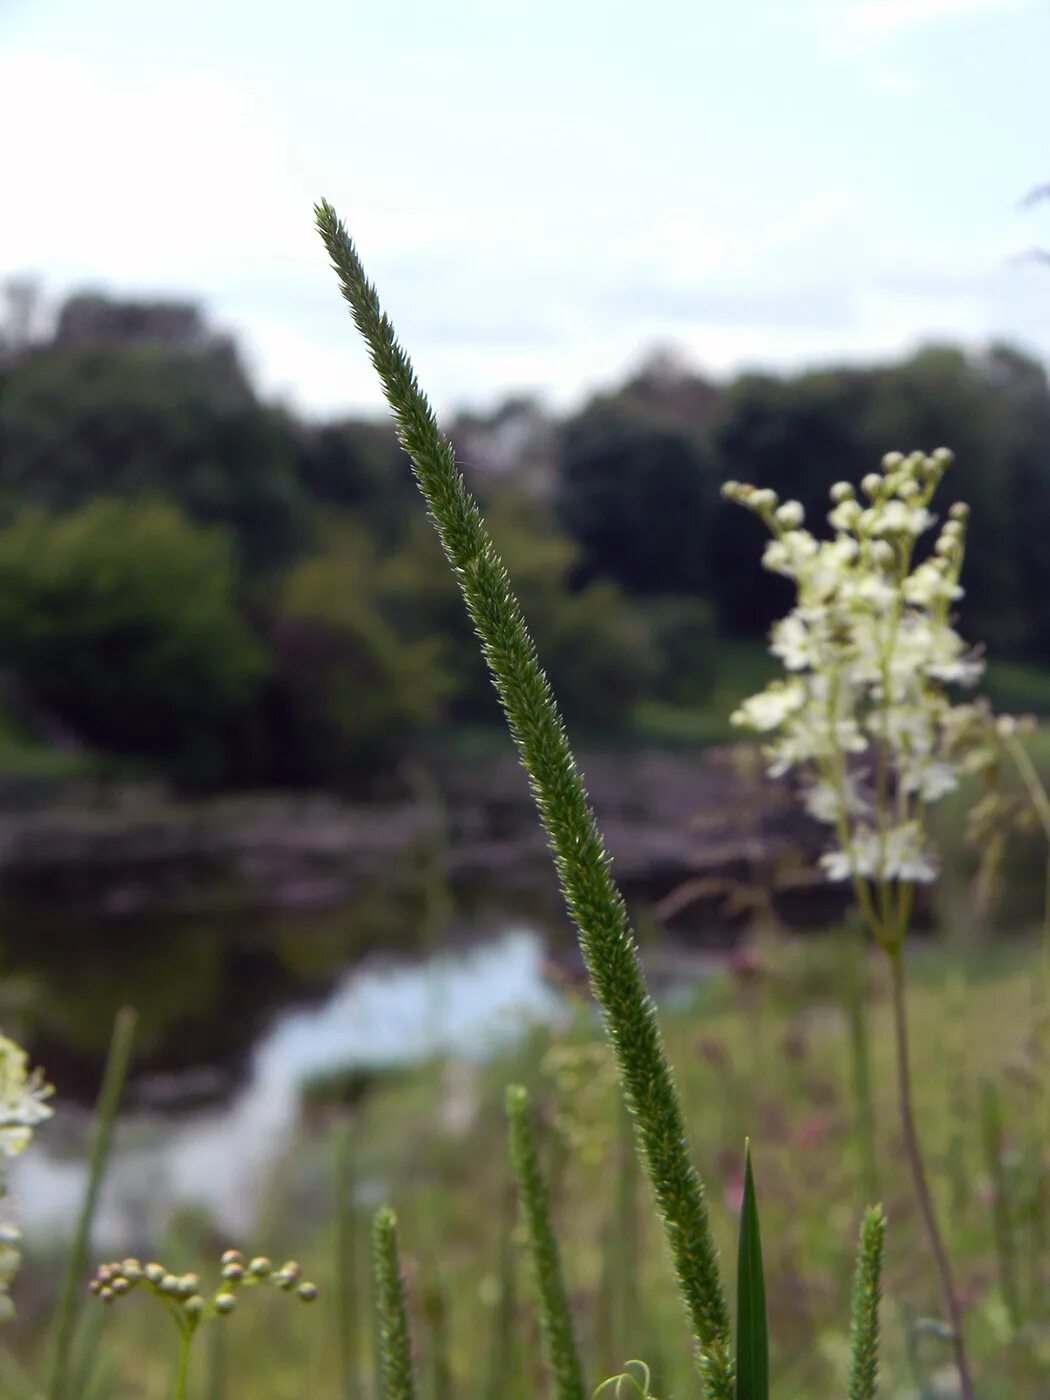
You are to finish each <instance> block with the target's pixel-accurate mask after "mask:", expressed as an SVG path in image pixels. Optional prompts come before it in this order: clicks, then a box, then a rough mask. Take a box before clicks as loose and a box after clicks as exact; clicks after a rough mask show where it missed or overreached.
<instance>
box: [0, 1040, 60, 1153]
mask: <svg viewBox="0 0 1050 1400" xmlns="http://www.w3.org/2000/svg"><path fill="white" fill-rule="evenodd" d="M53 1092H54V1090H53V1089H52V1087H51V1085H50V1084H47V1083H45V1081H44V1076H43V1072H42V1071H41V1070H39V1069H35V1070H33V1071H32V1072H30V1071H29V1059H28V1056H27V1055H26V1052H25V1051H24V1050H23V1049H22V1047H21V1046H20V1045H16V1044H15V1042H14V1041H13V1040H9V1039H8V1038H7V1036H5V1035H0V1154H2V1155H3V1156H5V1157H15V1156H17V1155H18V1153H19V1152H21V1151H22V1150H23V1148H25V1147H26V1146H27V1145H28V1143H29V1141H30V1139H31V1138H32V1136H33V1129H34V1128H35V1127H37V1125H38V1124H40V1123H43V1122H44V1121H45V1119H47V1118H50V1117H51V1115H52V1113H53V1112H54V1109H52V1107H51V1105H50V1104H49V1103H47V1100H48V1099H49V1098H50V1097H51V1095H52V1094H53Z"/></svg>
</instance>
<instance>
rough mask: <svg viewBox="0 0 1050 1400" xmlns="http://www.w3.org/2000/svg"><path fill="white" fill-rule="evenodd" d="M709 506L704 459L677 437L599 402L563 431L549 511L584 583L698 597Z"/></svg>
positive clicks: (714, 489) (694, 443)
mask: <svg viewBox="0 0 1050 1400" xmlns="http://www.w3.org/2000/svg"><path fill="white" fill-rule="evenodd" d="M717 499H718V474H717V468H716V465H715V460H714V457H713V456H712V454H711V452H710V450H709V449H708V448H706V447H705V446H704V445H703V444H702V443H701V442H700V441H699V440H698V439H697V438H696V437H694V436H693V435H692V434H690V433H689V432H687V431H685V430H683V429H682V428H678V427H671V426H668V425H667V424H666V423H665V422H663V421H661V419H660V418H657V417H653V416H651V415H649V414H646V413H644V412H639V411H638V410H636V409H632V408H629V407H625V406H624V405H622V404H617V403H613V402H608V401H602V400H599V401H597V402H596V403H595V404H593V405H591V407H590V408H589V409H588V410H587V411H585V412H584V413H583V414H581V415H580V416H579V417H578V418H575V419H573V420H572V421H571V422H569V423H568V424H567V425H566V428H565V431H564V435H563V439H562V443H561V451H560V464H559V475H558V491H557V505H558V512H559V515H560V518H561V520H562V522H563V524H564V526H565V528H566V529H567V530H568V532H569V534H570V535H571V536H572V537H573V538H574V539H575V540H577V541H578V542H579V544H580V546H581V549H582V569H583V573H584V576H586V577H594V576H595V575H604V576H605V577H608V578H612V579H615V580H616V581H617V582H618V583H620V584H621V585H622V586H623V587H624V588H626V589H628V590H629V591H630V592H633V593H638V594H659V593H685V594H688V593H698V592H701V591H702V590H703V589H704V588H705V587H706V585H707V584H708V582H709V569H710V561H709V558H708V551H707V549H706V548H705V543H706V539H707V535H708V531H709V529H710V523H711V517H712V512H713V510H714V507H715V504H716V502H717Z"/></svg>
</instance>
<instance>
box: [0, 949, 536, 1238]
mask: <svg viewBox="0 0 1050 1400" xmlns="http://www.w3.org/2000/svg"><path fill="white" fill-rule="evenodd" d="M561 1005H562V999H561V997H560V995H559V994H558V992H556V991H555V990H554V988H553V986H552V984H551V982H550V980H549V978H548V976H547V972H546V952H545V943H544V939H543V938H542V936H541V934H540V932H539V931H538V930H537V929H535V928H528V927H515V928H506V929H504V930H503V931H502V932H500V933H498V934H497V935H495V936H494V937H492V938H491V939H490V940H489V941H487V942H485V943H484V944H482V945H479V946H475V947H472V948H468V949H463V950H460V951H457V952H439V953H434V954H432V955H431V956H429V957H425V958H416V959H411V960H410V959H406V958H401V959H397V960H392V959H387V960H384V961H383V962H382V963H376V962H374V961H373V962H371V963H369V964H367V965H365V966H362V967H358V968H356V969H352V970H349V971H347V972H345V973H344V975H343V976H341V977H340V978H339V980H338V981H337V982H336V984H335V986H334V987H333V988H332V990H331V991H330V993H329V994H328V995H326V996H325V997H323V998H322V999H320V1000H319V1001H317V1002H316V1003H315V1004H312V1005H309V1006H305V1007H297V1008H293V1009H288V1010H286V1011H284V1012H282V1013H280V1014H278V1015H277V1016H276V1018H275V1019H274V1021H273V1022H272V1024H271V1025H270V1027H269V1029H268V1030H266V1031H265V1033H264V1034H262V1035H261V1036H260V1037H259V1039H258V1040H257V1041H256V1042H255V1044H254V1045H253V1047H252V1048H251V1052H250V1058H249V1063H248V1067H247V1073H246V1075H245V1076H244V1079H243V1082H242V1083H241V1084H240V1086H239V1087H238V1088H237V1089H236V1090H235V1092H234V1093H233V1095H232V1097H230V1098H229V1100H228V1101H226V1102H220V1103H216V1104H212V1105H209V1106H207V1107H202V1108H198V1109H196V1110H191V1111H186V1110H183V1111H177V1112H168V1113H159V1112H157V1111H156V1110H153V1111H145V1112H139V1113H132V1114H130V1115H128V1116H127V1117H126V1119H125V1121H124V1122H123V1123H122V1125H121V1130H120V1132H119V1133H118V1140H117V1145H116V1151H115V1153H114V1158H113V1164H112V1167H111V1170H110V1173H109V1175H108V1178H107V1181H106V1185H105V1189H104V1191H103V1196H102V1200H101V1203H100V1210H99V1215H98V1217H97V1221H98V1223H97V1227H96V1239H97V1242H98V1243H99V1244H100V1245H105V1243H106V1242H107V1241H112V1242H113V1243H114V1244H119V1243H120V1242H121V1241H126V1240H128V1239H132V1238H136V1237H147V1236H152V1237H156V1236H157V1234H158V1233H159V1231H160V1230H161V1229H162V1228H163V1224H164V1221H165V1219H166V1218H167V1217H168V1215H169V1214H170V1211H171V1208H172V1206H174V1205H177V1204H194V1205H199V1206H202V1207H204V1208H206V1209H207V1211H208V1213H209V1214H210V1215H211V1216H212V1218H213V1219H214V1221H215V1223H216V1225H217V1226H218V1227H219V1228H220V1229H223V1230H225V1231H227V1232H228V1233H229V1234H230V1235H231V1236H234V1235H238V1234H241V1233H243V1232H244V1231H246V1230H247V1229H248V1228H249V1226H250V1224H251V1221H252V1217H253V1214H254V1211H255V1207H256V1203H257V1201H258V1197H259V1194H260V1191H261V1189H262V1188H263V1185H264V1183H265V1181H266V1179H267V1176H268V1174H269V1173H270V1172H271V1171H272V1169H273V1167H274V1165H275V1162H276V1161H277V1159H278V1158H279V1157H280V1155H281V1154H282V1153H283V1152H285V1151H286V1149H287V1144H288V1141H289V1136H290V1134H291V1132H292V1131H293V1130H294V1128H295V1126H296V1123H297V1120H298V1116H299V1112H300V1102H301V1089H302V1085H303V1083H304V1082H305V1081H307V1080H309V1079H310V1078H311V1077H312V1076H316V1075H318V1074H328V1073H331V1072H333V1071H341V1070H355V1069H376V1068H383V1067H390V1066H397V1065H405V1064H410V1063H413V1062H418V1061H420V1060H423V1059H426V1058H429V1057H431V1056H434V1055H455V1056H458V1057H467V1058H476V1057H484V1056H488V1055H490V1054H492V1053H494V1052H495V1051H497V1050H499V1049H502V1048H504V1047H507V1046H509V1045H512V1044H513V1043H514V1042H515V1041H516V1040H517V1039H518V1038H520V1037H521V1036H522V1035H523V1034H524V1033H525V1032H526V1031H527V1030H528V1029H529V1027H531V1026H534V1025H535V1024H537V1023H538V1022H549V1021H551V1020H552V1019H553V1018H554V1017H556V1016H557V1014H558V1011H559V1009H560V1007H561ZM59 1102H61V1101H59ZM84 1176H85V1167H84V1162H83V1157H82V1155H81V1153H79V1152H77V1153H75V1154H74V1155H72V1156H66V1155H61V1154H60V1153H59V1152H57V1151H56V1150H54V1149H53V1148H51V1147H50V1146H49V1144H48V1132H47V1131H41V1133H40V1134H39V1135H38V1137H37V1139H36V1141H35V1143H34V1145H33V1149H32V1151H31V1152H30V1153H27V1154H26V1156H25V1157H23V1158H21V1159H18V1160H17V1161H16V1162H15V1164H14V1170H13V1172H12V1189H13V1194H14V1196H15V1198H16V1199H17V1202H18V1210H19V1216H20V1218H21V1221H22V1224H23V1226H24V1228H25V1229H26V1231H27V1232H28V1233H34V1234H38V1235H39V1234H41V1233H47V1232H50V1231H59V1230H61V1231H65V1230H67V1229H68V1228H69V1227H70V1225H71V1224H72V1222H73V1220H74V1218H75V1214H76V1210H77V1205H78V1202H79V1199H80V1196H81V1193H82V1189H83V1184H84Z"/></svg>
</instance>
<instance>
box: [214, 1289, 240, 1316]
mask: <svg viewBox="0 0 1050 1400" xmlns="http://www.w3.org/2000/svg"><path fill="white" fill-rule="evenodd" d="M236 1306H237V1299H236V1298H235V1297H234V1296H233V1294H232V1293H217V1294H216V1295H215V1311H216V1312H217V1313H232V1312H233V1310H234V1308H235V1307H236Z"/></svg>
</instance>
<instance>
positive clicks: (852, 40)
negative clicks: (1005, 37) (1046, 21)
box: [810, 0, 1037, 53]
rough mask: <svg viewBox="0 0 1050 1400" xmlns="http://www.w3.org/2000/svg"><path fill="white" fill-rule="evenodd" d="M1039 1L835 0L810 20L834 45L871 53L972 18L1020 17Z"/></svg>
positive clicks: (814, 12) (818, 8)
mask: <svg viewBox="0 0 1050 1400" xmlns="http://www.w3.org/2000/svg"><path fill="white" fill-rule="evenodd" d="M1036 3H1037V0H835V3H829V4H819V5H816V6H814V7H812V8H811V10H810V17H811V19H813V20H814V21H815V22H816V23H817V24H818V25H819V26H820V28H821V30H822V31H823V33H824V35H825V37H826V38H827V39H828V40H829V42H830V43H831V45H832V46H833V47H835V48H836V49H838V50H839V51H842V50H850V51H853V52H856V53H863V52H867V51H869V50H870V49H871V48H872V47H873V46H875V45H880V44H884V43H886V42H888V41H890V40H893V39H895V38H897V37H899V36H901V35H905V34H909V33H911V32H912V31H914V30H918V29H923V28H925V27H927V26H929V25H931V24H936V23H938V22H941V21H945V20H956V19H964V18H966V17H968V16H971V15H977V16H979V15H999V14H1018V13H1020V12H1022V11H1024V10H1032V9H1034V8H1035V7H1036Z"/></svg>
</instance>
